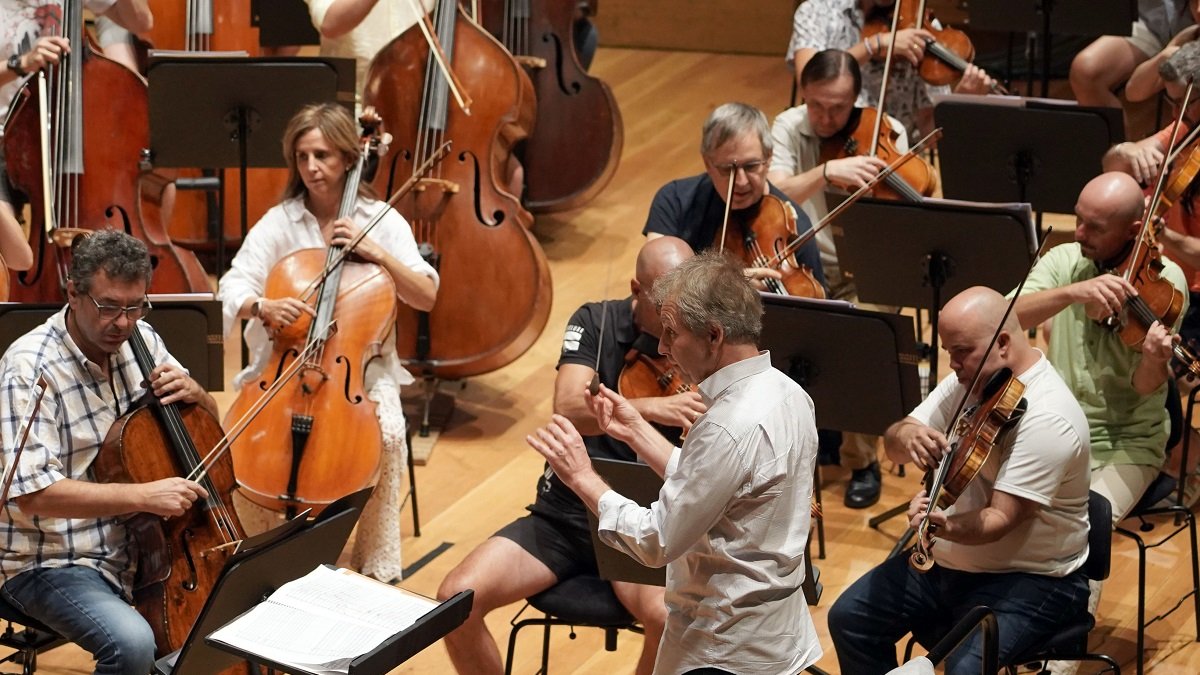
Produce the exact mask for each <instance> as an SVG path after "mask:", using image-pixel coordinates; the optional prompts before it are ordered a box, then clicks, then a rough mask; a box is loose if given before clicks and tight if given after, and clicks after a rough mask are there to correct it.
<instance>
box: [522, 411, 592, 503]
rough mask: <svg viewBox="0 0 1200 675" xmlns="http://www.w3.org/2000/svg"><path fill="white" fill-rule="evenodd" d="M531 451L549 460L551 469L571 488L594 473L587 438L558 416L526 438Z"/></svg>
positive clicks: (569, 422) (562, 417)
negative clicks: (578, 480)
mask: <svg viewBox="0 0 1200 675" xmlns="http://www.w3.org/2000/svg"><path fill="white" fill-rule="evenodd" d="M525 442H526V443H528V444H529V447H531V448H533V449H534V450H537V452H538V454H540V455H541V456H542V457H545V458H546V462H547V463H549V464H550V468H551V469H553V470H554V473H556V474H558V477H559V478H561V479H562V481H563V482H564V483H566V484H567V485H568V486H570V485H573V484H574V483H575V481H576V480H577V479H578V478H579V477H580V476H582V475H585V474H589V473H594V471H593V470H592V460H591V459H590V458H589V457H588V454H587V447H586V446H584V444H583V436H580V435H579V431H577V430H576V429H575V425H574V424H571V420H569V419H567V418H566V417H564V416H562V415H554V416H553V417H551V418H550V422H549V423H548V424H546V426H544V427H541V428H540V429H537V430H535V431H534V432H533V433H531V434H529V435H528V436H526V437H525Z"/></svg>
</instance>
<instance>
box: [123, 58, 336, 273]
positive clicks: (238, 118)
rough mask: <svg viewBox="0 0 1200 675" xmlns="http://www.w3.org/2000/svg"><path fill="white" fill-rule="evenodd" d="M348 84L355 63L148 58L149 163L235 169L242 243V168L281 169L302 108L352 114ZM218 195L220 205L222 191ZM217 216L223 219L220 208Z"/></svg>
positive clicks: (220, 264)
mask: <svg viewBox="0 0 1200 675" xmlns="http://www.w3.org/2000/svg"><path fill="white" fill-rule="evenodd" d="M354 77H355V76H354V60H353V59H339V58H326V57H319V58H308V57H305V58H301V57H289V58H269V57H267V58H246V57H235V56H211V55H208V56H183V57H181V56H178V55H172V56H168V57H155V58H152V59H151V60H150V64H149V66H147V68H146V79H147V81H148V83H149V85H148V86H149V91H150V149H149V160H150V163H151V164H152V165H154V166H162V167H174V168H203V169H226V168H232V167H237V168H238V178H239V180H240V184H241V186H242V194H241V204H240V207H241V208H240V211H239V213H240V223H241V232H242V236H243V237H245V234H246V229H247V227H248V223H247V222H246V169H247V167H251V166H253V167H283V166H286V164H285V162H284V158H283V153H282V152H281V151H280V139H281V138H283V131H284V129H285V128H286V127H287V123H288V121H289V120H291V118H292V115H294V114H295V113H296V111H297V110H298V109H299V108H300V107H302V106H304V105H306V104H309V103H319V102H324V101H337V102H339V103H341V104H343V105H345V106H346V107H347V108H348V109H349V110H351V112H352V113H353V106H354ZM221 180H222V181H224V174H223V173H222V175H221ZM222 184H223V183H222ZM220 194H221V200H220V201H222V202H223V200H224V189H221V191H220ZM218 209H220V210H221V213H222V214H223V213H224V203H221V204H219V205H218ZM216 239H217V268H218V269H217V272H218V275H219V273H220V272H222V271H223V270H224V265H225V238H224V236H220V233H219V232H218V236H217V237H216Z"/></svg>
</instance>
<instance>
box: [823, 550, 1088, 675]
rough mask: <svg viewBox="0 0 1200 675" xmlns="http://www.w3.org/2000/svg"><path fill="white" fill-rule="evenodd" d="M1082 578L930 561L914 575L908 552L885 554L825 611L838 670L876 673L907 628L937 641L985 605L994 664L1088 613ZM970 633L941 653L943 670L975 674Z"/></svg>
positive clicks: (977, 640) (976, 657)
mask: <svg viewBox="0 0 1200 675" xmlns="http://www.w3.org/2000/svg"><path fill="white" fill-rule="evenodd" d="M1087 597H1088V585H1087V577H1086V576H1084V574H1083V571H1082V570H1079V571H1076V572H1074V573H1073V574H1069V575H1067V576H1066V577H1062V578H1055V577H1048V576H1044V575H1040V574H1028V573H1023V572H1010V573H996V574H987V573H973V572H959V571H956V570H950V569H946V568H944V567H940V566H936V565H935V566H934V568H933V569H932V570H930V571H929V572H927V573H925V574H921V573H920V572H917V571H915V570H913V569H912V567H910V566H909V564H908V556H907V555H898V556H895V557H893V558H890V559H888V560H885V561H884V562H883V563H882V564H880V565H879V566H878V567H876V568H875V569H873V570H871V571H870V572H867V573H866V574H865V575H863V576H862V578H860V579H859V580H858V581H856V582H854V584H853V585H851V586H850V588H848V589H846V591H845V592H844V593H842V595H841V596H840V597H838V599H837V602H835V603H833V607H832V608H830V610H829V635H830V637H831V638H832V639H833V646H834V649H836V650H837V657H838V664H839V665H840V666H841V670H842V672H843V673H854V674H855V675H875V674H877V673H886V672H887V671H889V670H891V669H892V668H895V667H896V665H897V664H896V642H897V641H898V640H899V639H900V638H902V637H904V635H905V634H907V633H909V632H912V633H913V634H914V635H916V636H917V638H918V639H919V640H921V642H922V644H926V646H932V644H928V643H929V642H930V641H931V640H932V641H936V640H937V639H939V638H940V637H941V635H942V634H943V633H944V632H946V631H948V630H949V629H950V628H951V627H952V626H953V625H954V623H955V622H957V621H958V620H959V619H960V618H962V616H963V615H965V614H966V613H967V612H968V611H969V610H970V609H971V608H972V607H975V606H976V605H985V606H987V607H990V608H991V610H992V612H993V613H994V614H995V615H996V622H997V624H998V626H999V629H1000V630H999V634H1000V645H999V652H1000V663H1001V664H1003V663H1007V660H1008V659H1010V658H1014V657H1019V656H1020V655H1021V654H1023V653H1026V652H1028V651H1029V650H1031V649H1034V648H1036V647H1038V646H1039V645H1041V644H1042V643H1044V642H1045V641H1046V640H1047V639H1048V638H1049V637H1051V636H1052V635H1054V634H1056V633H1057V632H1058V631H1059V629H1060V628H1061V627H1063V626H1064V625H1065V624H1066V623H1067V622H1069V621H1073V620H1075V619H1077V618H1078V617H1079V616H1081V615H1082V614H1084V613H1086V612H1087ZM981 652H982V639H981V637H980V634H979V633H978V632H976V633H975V634H974V635H973V636H972V637H971V639H970V640H968V641H967V642H966V643H965V644H964V645H962V646H961V647H959V648H958V649H957V650H955V651H954V653H952V654H951V655H950V656H949V657H947V658H946V673H947V675H978V673H979V672H980V670H981V668H980V660H981Z"/></svg>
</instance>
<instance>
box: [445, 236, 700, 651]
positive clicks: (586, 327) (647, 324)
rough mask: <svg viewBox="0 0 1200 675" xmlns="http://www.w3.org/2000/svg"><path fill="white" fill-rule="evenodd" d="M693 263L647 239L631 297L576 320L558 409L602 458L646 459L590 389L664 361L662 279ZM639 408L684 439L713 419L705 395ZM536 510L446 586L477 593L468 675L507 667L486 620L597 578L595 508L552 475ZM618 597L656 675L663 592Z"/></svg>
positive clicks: (462, 631)
mask: <svg viewBox="0 0 1200 675" xmlns="http://www.w3.org/2000/svg"><path fill="white" fill-rule="evenodd" d="M691 256H692V250H691V249H690V248H689V247H688V245H687V244H686V243H685V242H683V241H682V240H680V239H678V238H675V237H662V238H658V239H656V240H654V241H649V242H647V243H646V244H645V245H643V246H642V250H641V251H640V252H639V253H638V258H637V269H636V271H635V274H634V278H633V279H632V280H631V282H630V287H631V290H632V292H633V295H632V296H630V297H628V298H625V299H624V300H606V301H603V302H593V303H587V304H585V305H584V306H582V307H580V308H579V309H578V310H576V312H575V314H574V315H573V316H572V317H571V319H570V321H568V323H567V329H566V334H565V335H564V337H563V346H562V355H561V356H560V357H559V361H558V376H557V377H556V379H555V383H554V412H556V413H558V414H560V415H564V416H566V417H568V418H569V419H570V420H571V421H572V422H573V423H574V424H575V426H576V428H578V429H579V431H580V433H581V434H583V435H584V442H585V444H586V445H587V449H588V454H589V455H590V456H592V457H605V458H611V459H622V460H626V461H637V455H635V454H634V452H633V450H631V449H630V448H629V447H628V446H627V445H625V444H624V443H621V442H619V441H616V440H614V439H612V438H610V437H608V436H606V435H605V434H603V433H602V432H601V431H600V428H599V426H598V424H597V422H596V419H595V417H594V416H593V415H592V413H591V411H590V410H589V409H588V407H587V404H586V403H585V402H584V392H585V391H586V390H587V388H588V385H589V383H590V382H591V381H592V376H593V374H596V373H597V372H598V373H599V375H600V381H601V382H602V383H603V384H604V385H605V386H607V387H610V388H612V389H614V390H616V388H617V381H618V379H619V378H620V375H621V370H622V368H624V366H625V355H626V354H627V353H628V352H629V350H630V349H631V348H636V349H638V350H639V351H641V352H642V353H644V354H646V355H647V356H649V357H652V358H653V357H657V356H658V336H659V334H660V333H661V330H662V324H661V323H660V322H659V318H658V309H657V307H656V306H655V304H654V302H653V301H652V300H651V299H650V296H649V293H650V290H651V288H652V287H653V285H654V282H655V281H656V280H657V279H658V278H659V277H660V276H662V275H663V274H666V273H667V272H669V271H670V270H672V269H674V268H675V267H676V266H677V265H678V264H679V263H681V262H683V261H684V260H686V259H688V258H690V257H691ZM601 326H603V330H601ZM597 355H599V360H598V364H599V365H598V366H597ZM632 403H633V404H634V406H635V407H637V408H638V410H639V412H641V414H642V415H643V416H644V417H646V418H647V419H649V420H651V421H653V422H656V423H657V424H658V425H660V428H661V430H662V431H664V433H666V434H668V438H671V439H672V440H674V441H676V442H678V440H679V436H680V432H681V430H682V429H687V428H689V427H691V425H692V422H694V421H695V420H696V418H697V417H699V416H700V415H701V414H702V413H703V412H704V404H703V402H701V399H700V395H699V394H698V393H696V392H695V391H689V392H686V393H681V394H673V395H669V396H652V397H645V398H635V399H632ZM529 511H530V514H529V515H526V516H523V517H521V518H519V519H517V520H516V521H514V522H512V523H510V524H508V525H506V526H505V527H503V528H502V529H501V530H500V531H499V532H497V533H496V534H495V535H493V536H492V537H491V538H490V539H488V540H487V541H485V542H484V543H483V544H481V545H480V546H479V547H478V548H476V549H475V550H474V551H472V552H471V553H470V554H468V555H467V557H466V559H464V560H463V561H462V562H461V563H460V564H459V565H458V566H457V567H455V568H454V569H453V570H451V572H450V573H449V574H448V575H446V578H445V579H444V580H443V581H442V585H441V588H439V589H438V597H441V598H449V597H452V596H453V595H454V594H455V593H458V592H459V591H462V590H465V589H468V588H470V589H474V591H475V601H474V605H473V607H472V609H471V615H470V617H468V619H467V621H466V622H465V623H464V624H463V625H462V626H461V627H459V628H458V630H455V631H454V632H453V633H451V634H449V635H447V636H446V647H447V650H448V651H449V652H450V660H451V661H453V663H454V667H455V668H456V669H457V671H458V672H459V673H471V674H472V675H475V674H489V673H500V672H501V671H502V670H503V663H502V662H501V660H500V652H499V650H498V649H497V647H496V642H495V640H494V639H493V638H492V636H491V634H489V633H488V630H487V626H486V625H485V623H484V617H485V616H486V615H487V614H488V612H490V611H491V610H493V609H495V608H497V607H502V606H504V605H507V604H510V603H512V602H516V601H518V600H521V599H523V598H527V597H529V596H531V595H535V594H537V593H539V592H541V591H543V590H545V589H547V588H549V587H551V586H553V585H554V584H556V583H558V582H559V581H562V580H564V579H567V578H569V577H571V576H575V575H579V574H593V575H594V574H596V556H595V552H594V550H593V549H592V539H591V534H590V531H589V529H590V528H589V526H588V520H587V509H586V508H584V506H583V503H582V502H580V501H579V498H578V497H576V496H575V493H574V492H572V491H571V489H570V488H568V487H566V486H565V485H564V484H563V483H562V481H561V480H560V479H559V478H558V476H556V475H555V474H554V473H553V472H552V471H550V470H549V469H548V468H547V469H546V471H545V472H544V473H543V475H542V477H541V479H540V480H539V481H538V488H537V497H536V499H535V500H534V503H533V504H532V505H531V506H530V507H529ZM613 591H614V592H615V593H616V595H617V598H618V599H619V600H620V601H621V603H622V604H623V605H625V607H626V608H627V609H628V610H629V612H630V613H631V614H633V615H634V616H635V617H637V619H638V621H639V622H641V624H642V625H643V627H644V628H645V630H646V634H645V639H644V644H643V647H642V654H641V657H640V658H639V660H638V665H637V673H638V675H649V674H650V673H651V672H652V670H653V668H654V660H655V657H656V656H657V654H658V643H659V639H660V638H661V636H662V631H663V624H664V622H665V621H666V604H665V602H664V600H663V589H662V588H661V587H657V586H641V585H638V584H629V583H620V582H616V583H613Z"/></svg>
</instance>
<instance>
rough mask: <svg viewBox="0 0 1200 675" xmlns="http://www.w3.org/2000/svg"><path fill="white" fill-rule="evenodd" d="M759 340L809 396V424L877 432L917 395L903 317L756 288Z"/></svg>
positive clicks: (910, 334)
mask: <svg viewBox="0 0 1200 675" xmlns="http://www.w3.org/2000/svg"><path fill="white" fill-rule="evenodd" d="M762 298H763V310H764V314H763V330H762V336H761V338H760V339H759V347H760V348H761V349H766V350H769V351H770V352H771V365H773V366H775V368H777V369H778V370H780V371H782V372H784V373H786V374H787V375H789V376H790V377H791V378H792V379H793V380H795V381H796V382H797V383H798V384H799V385H800V386H801V387H804V391H806V392H808V395H809V397H811V398H812V400H813V404H814V407H815V409H816V416H817V427H819V428H821V429H833V430H836V431H850V432H856V433H861V434H873V435H877V436H879V435H883V432H884V431H886V430H887V428H888V426H889V425H891V424H892V423H893V422H895V421H896V420H898V419H901V418H903V417H904V416H905V415H907V414H908V413H909V411H911V410H912V409H913V408H915V407H916V406H917V404H918V403H920V401H921V391H920V375H919V373H918V372H917V363H918V361H919V357H918V355H917V343H916V338H915V328H914V326H913V319H912V317H911V316H904V315H902V314H892V313H888V312H873V311H869V310H865V309H858V308H855V307H851V306H848V305H846V304H844V303H839V302H829V301H824V300H811V299H807V298H797V297H791V296H781V295H773V294H769V293H763V294H762Z"/></svg>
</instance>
